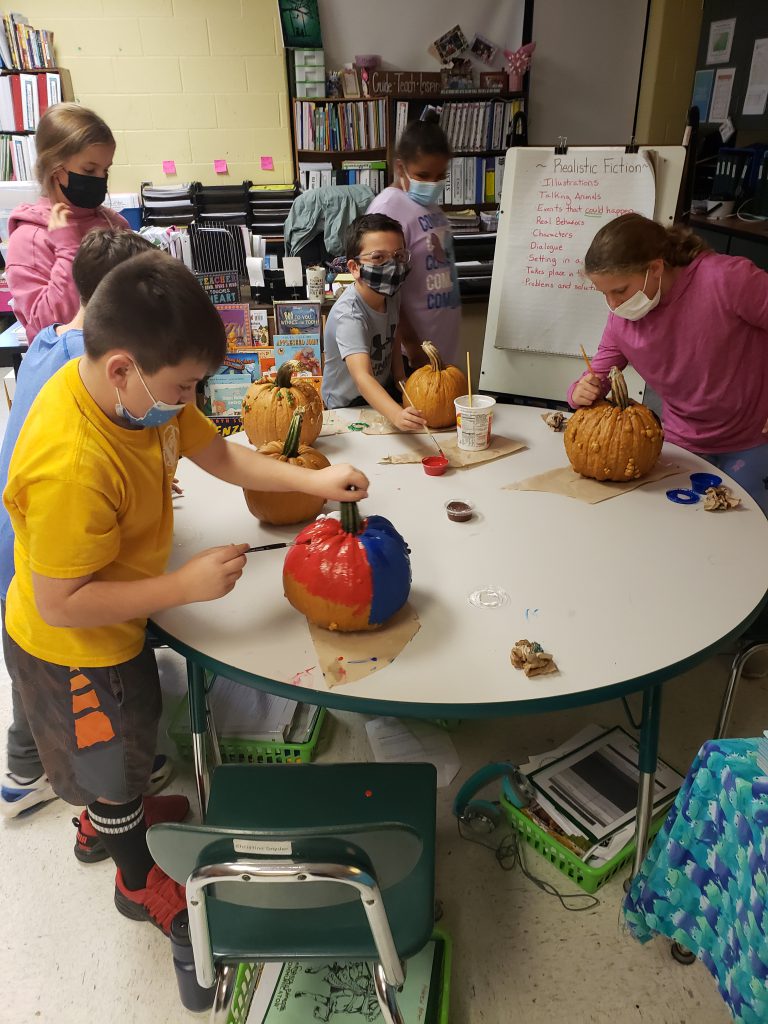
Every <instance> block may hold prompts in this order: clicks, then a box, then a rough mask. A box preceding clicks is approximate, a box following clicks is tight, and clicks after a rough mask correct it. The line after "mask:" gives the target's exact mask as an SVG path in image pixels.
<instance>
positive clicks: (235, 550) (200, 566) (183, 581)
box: [176, 544, 248, 604]
mask: <svg viewBox="0 0 768 1024" xmlns="http://www.w3.org/2000/svg"><path fill="white" fill-rule="evenodd" d="M247 550H248V544H224V545H223V546H222V547H218V548H208V550H207V551H201V552H199V553H198V554H197V555H195V556H194V557H193V558H190V560H189V561H188V562H187V564H186V565H183V566H182V567H181V568H180V569H178V570H177V572H176V576H177V577H178V580H179V587H180V592H181V594H182V599H183V603H184V604H193V603H194V602H195V601H214V600H216V598H217V597H224V595H225V594H228V593H229V592H230V590H232V589H233V587H234V585H235V584H236V583H237V581H238V580H239V579H240V577H241V576H242V575H243V568H244V567H245V552H246V551H247Z"/></svg>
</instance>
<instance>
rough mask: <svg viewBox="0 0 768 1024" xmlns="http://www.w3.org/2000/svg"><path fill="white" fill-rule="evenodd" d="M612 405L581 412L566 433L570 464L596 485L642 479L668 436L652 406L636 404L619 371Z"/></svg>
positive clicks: (613, 380)
mask: <svg viewBox="0 0 768 1024" xmlns="http://www.w3.org/2000/svg"><path fill="white" fill-rule="evenodd" d="M610 379H611V398H612V401H602V402H596V403H595V404H594V405H592V406H589V407H588V408H584V409H577V410H576V412H575V413H574V414H573V416H571V418H570V419H569V420H568V425H567V426H566V428H565V434H564V441H565V451H566V453H567V455H568V458H569V459H570V461H571V465H572V466H573V468H574V469H575V470H576V472H577V473H580V474H581V475H582V476H587V477H590V478H591V479H592V480H616V481H621V482H624V483H626V482H627V481H628V480H639V479H640V477H643V476H645V475H646V473H650V471H651V470H652V469H653V467H654V466H655V465H656V461H657V459H658V458H659V455H660V453H661V446H662V444H663V442H664V431H663V430H662V428H661V423H660V422H659V419H658V417H657V416H656V414H655V413H654V412H652V411H651V410H650V409H649V408H648V406H647V405H639V404H638V403H637V402H633V401H632V400H631V399H630V397H629V394H628V393H627V385H626V383H625V381H624V377H623V376H622V374H621V372H620V370H618V369H617V368H616V367H615V366H614V367H613V368H612V370H611V373H610Z"/></svg>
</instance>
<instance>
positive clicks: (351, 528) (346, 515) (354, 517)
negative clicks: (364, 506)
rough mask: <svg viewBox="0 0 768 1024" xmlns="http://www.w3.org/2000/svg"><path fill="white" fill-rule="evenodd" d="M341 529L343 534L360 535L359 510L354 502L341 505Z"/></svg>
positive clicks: (345, 502) (344, 502)
mask: <svg viewBox="0 0 768 1024" xmlns="http://www.w3.org/2000/svg"><path fill="white" fill-rule="evenodd" d="M341 528H342V530H344V532H345V533H351V534H353V535H355V536H356V535H357V534H358V533H360V509H359V508H358V507H357V502H356V501H343V502H342V503H341Z"/></svg>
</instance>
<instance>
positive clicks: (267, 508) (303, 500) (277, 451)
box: [244, 409, 330, 526]
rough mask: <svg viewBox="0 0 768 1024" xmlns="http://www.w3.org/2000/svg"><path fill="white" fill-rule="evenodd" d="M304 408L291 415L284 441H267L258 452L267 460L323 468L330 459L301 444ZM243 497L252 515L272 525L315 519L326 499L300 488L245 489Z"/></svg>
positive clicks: (328, 463) (327, 464) (310, 467)
mask: <svg viewBox="0 0 768 1024" xmlns="http://www.w3.org/2000/svg"><path fill="white" fill-rule="evenodd" d="M303 418H304V410H303V409H299V410H297V411H296V412H295V413H294V414H293V418H292V419H291V425H290V426H289V427H288V433H287V434H286V436H285V441H283V442H281V441H269V442H268V443H267V444H265V445H262V446H261V448H259V451H260V452H261V454H262V455H266V456H268V457H269V458H270V459H277V460H278V461H279V462H290V463H291V465H292V466H302V467H303V468H304V469H325V468H326V466H330V462H329V461H328V459H326V457H325V456H324V455H323V453H322V452H318V451H316V450H315V449H314V448H310V447H309V446H308V445H306V444H301V443H300V440H299V438H300V435H301V424H302V420H303ZM244 494H245V500H246V503H247V505H248V508H249V510H250V512H251V514H252V515H254V516H256V518H257V519H259V520H261V522H262V523H269V524H270V525H272V526H287V525H288V524H290V523H305V522H306V521H307V520H308V519H314V518H315V516H318V515H319V514H320V512H321V511H322V508H323V505H324V504H325V498H320V497H316V496H315V495H313V494H303V493H302V492H301V491H284V492H282V493H274V492H273V491H248V490H246V491H244Z"/></svg>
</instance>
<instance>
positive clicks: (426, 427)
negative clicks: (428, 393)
mask: <svg viewBox="0 0 768 1024" xmlns="http://www.w3.org/2000/svg"><path fill="white" fill-rule="evenodd" d="M397 383H398V384H399V385H400V390H401V391H402V392H403V394H404V395H405V397H406V398H407V399H408V403H409V405H411V406H412V407H413V408H414V409H415V408H416V406H415V405H414V402H413V399H412V398H411V396H410V395H409V394H408V392H407V391H406V390H405V384H403V382H402V381H401V380H399V381H398V382H397ZM424 429H425V430H426V432H427V433H428V434H429V436H430V437H431V438H432V440H433V441H434V442H435V448H437V450H438V451H439V452H440V456H441V458H443V459H444V458H445V457H446V456H445V452H444V451H443V449H442V448H441V447H440V444H439V443H438V440H437V438H436V437H435V435H434V434H433V433H432V431H431V430H430V429H429V427H428V426H427V423H426V420H425V421H424Z"/></svg>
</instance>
